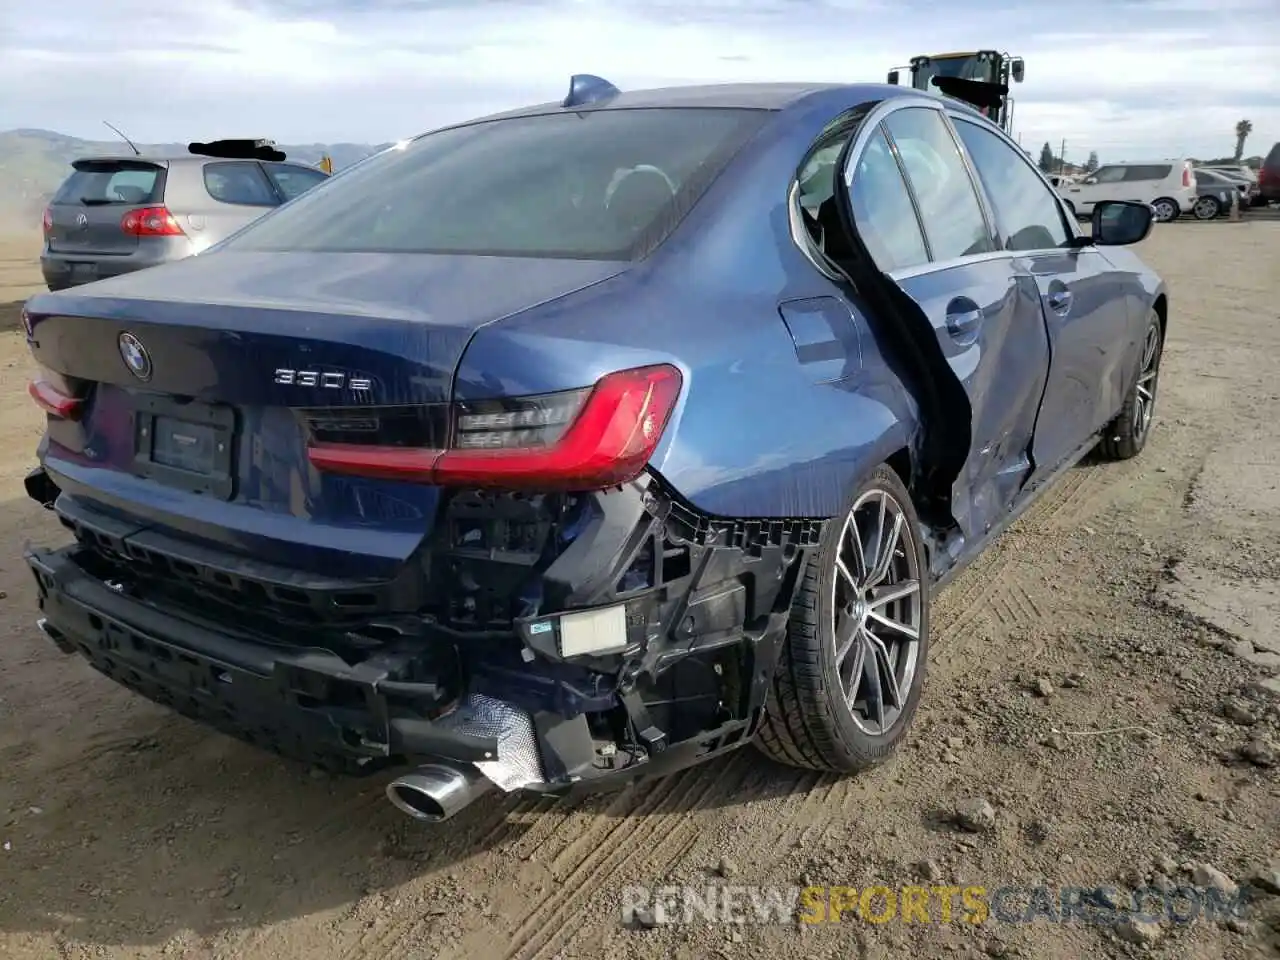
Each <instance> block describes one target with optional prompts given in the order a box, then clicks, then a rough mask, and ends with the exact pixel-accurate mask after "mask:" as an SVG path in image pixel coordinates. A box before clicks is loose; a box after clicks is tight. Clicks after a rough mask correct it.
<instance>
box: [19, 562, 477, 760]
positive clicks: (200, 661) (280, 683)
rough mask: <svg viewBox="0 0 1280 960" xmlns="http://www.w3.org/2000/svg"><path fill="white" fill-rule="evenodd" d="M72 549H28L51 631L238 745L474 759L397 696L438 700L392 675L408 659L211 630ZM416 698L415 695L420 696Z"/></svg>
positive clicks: (294, 752)
mask: <svg viewBox="0 0 1280 960" xmlns="http://www.w3.org/2000/svg"><path fill="white" fill-rule="evenodd" d="M75 552H76V548H75V547H67V548H63V549H61V550H57V551H46V550H38V549H28V550H27V551H26V552H25V554H24V559H25V560H26V562H27V564H28V565H29V566H30V567H31V569H32V571H33V572H34V574H35V576H36V581H37V584H38V587H39V592H40V610H41V615H42V618H43V619H42V624H41V626H42V629H43V630H44V632H45V634H46V635H47V636H48V637H49V638H50V639H51V640H53V641H54V643H55V644H57V646H58V647H59V649H61V650H62V651H64V652H65V653H69V654H79V655H81V656H83V657H84V658H85V659H86V660H88V662H89V663H90V664H91V665H92V666H93V667H94V668H95V669H96V670H98V671H99V672H101V673H103V674H105V675H106V676H107V677H109V678H111V679H112V680H115V681H116V682H117V683H120V684H123V685H124V686H126V687H129V688H131V689H133V690H135V691H136V692H138V693H141V694H142V695H144V696H146V697H147V698H149V699H151V700H153V701H155V702H157V703H160V704H163V705H165V706H168V707H171V708H172V709H174V710H176V711H178V712H179V713H182V714H184V715H186V716H189V717H191V718H192V719H195V720H199V721H202V722H204V723H207V724H209V725H211V726H214V727H216V728H218V729H219V730H222V731H223V732H226V733H229V734H231V735H232V736H235V737H237V738H239V739H241V740H245V741H247V742H249V743H254V744H256V745H258V746H262V747H265V748H268V749H272V750H274V751H276V752H278V753H280V754H283V755H285V756H289V757H293V758H295V759H299V760H304V761H307V762H312V763H317V764H320V765H322V766H326V767H329V768H331V769H344V770H346V771H347V772H357V771H359V770H360V769H361V768H365V767H368V768H369V769H376V768H377V767H379V766H381V764H377V763H373V761H377V760H380V759H386V758H388V757H390V756H393V755H397V754H398V755H408V756H432V757H439V758H444V759H451V760H457V761H459V762H477V761H482V760H485V759H489V758H492V757H494V756H496V754H497V740H496V738H494V737H479V736H474V735H470V734H466V733H462V732H458V731H455V730H450V729H448V728H447V727H443V726H441V725H437V724H432V723H429V722H427V721H424V720H421V719H415V718H412V717H396V716H395V715H394V708H393V705H392V701H393V700H409V699H415V698H416V699H421V700H426V701H430V700H432V699H434V697H435V693H436V691H435V688H434V686H433V685H432V684H430V683H421V684H413V683H405V682H403V681H394V680H391V679H390V678H391V677H392V676H393V675H394V674H395V673H396V672H399V671H403V670H404V669H405V668H406V667H408V666H410V661H411V659H412V658H411V656H410V655H408V654H402V655H400V656H399V657H395V656H391V657H388V658H386V659H385V660H384V662H382V663H380V664H373V663H369V662H366V663H362V664H359V665H356V666H349V665H348V664H346V663H345V662H343V661H342V660H341V659H340V658H338V657H337V656H336V655H334V654H332V653H328V652H327V651H323V650H306V649H296V648H295V649H290V650H283V649H277V648H273V647H270V646H268V645H266V644H262V643H253V642H248V641H245V640H243V639H240V638H235V637H230V636H227V635H226V634H223V633H220V632H216V631H214V630H210V629H208V628H206V627H204V626H202V625H199V624H196V623H192V622H190V621H187V620H184V619H181V618H179V617H176V616H173V615H172V614H169V613H166V612H164V611H161V610H157V609H155V608H153V607H151V606H149V605H147V604H145V603H142V602H139V601H137V600H134V599H132V598H130V597H128V596H125V595H123V594H122V593H118V592H116V591H115V590H113V589H112V587H111V585H110V584H109V583H104V582H102V581H100V580H98V579H97V578H96V577H95V576H93V575H92V574H90V573H89V572H87V571H86V570H85V569H83V568H82V567H81V566H80V565H79V564H77V562H76V559H75ZM415 695H416V697H415Z"/></svg>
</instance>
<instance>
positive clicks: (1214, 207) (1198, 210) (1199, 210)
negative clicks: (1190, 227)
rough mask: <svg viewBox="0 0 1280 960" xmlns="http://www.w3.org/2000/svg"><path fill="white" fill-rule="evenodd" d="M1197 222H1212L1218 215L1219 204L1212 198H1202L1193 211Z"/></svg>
mask: <svg viewBox="0 0 1280 960" xmlns="http://www.w3.org/2000/svg"><path fill="white" fill-rule="evenodd" d="M1191 212H1192V213H1194V214H1195V217H1196V219H1197V220H1212V219H1213V218H1214V217H1216V216H1217V215H1218V202H1217V201H1216V200H1214V199H1213V198H1212V197H1201V198H1200V199H1199V200H1197V201H1196V205H1195V206H1194V207H1193V208H1192V209H1191Z"/></svg>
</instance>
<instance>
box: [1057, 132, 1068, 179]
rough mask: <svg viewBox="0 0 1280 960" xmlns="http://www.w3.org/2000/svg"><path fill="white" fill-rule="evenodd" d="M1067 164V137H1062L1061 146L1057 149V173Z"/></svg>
mask: <svg viewBox="0 0 1280 960" xmlns="http://www.w3.org/2000/svg"><path fill="white" fill-rule="evenodd" d="M1066 166H1067V139H1066V137H1063V138H1062V148H1061V149H1060V150H1059V151H1058V173H1060V174H1061V173H1062V171H1063V170H1065V169H1066Z"/></svg>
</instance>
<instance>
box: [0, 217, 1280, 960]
mask: <svg viewBox="0 0 1280 960" xmlns="http://www.w3.org/2000/svg"><path fill="white" fill-rule="evenodd" d="M37 245H38V241H35V240H33V239H32V238H30V237H23V238H19V239H17V240H14V241H12V242H2V241H0V327H2V328H3V331H2V332H0V448H2V449H3V450H4V451H5V452H6V453H7V458H6V459H4V460H3V461H2V462H0V542H3V543H4V544H5V545H6V546H5V549H4V550H3V552H2V553H0V590H2V591H3V592H2V593H0V615H2V616H3V622H2V623H0V770H2V771H3V775H2V776H0V956H3V957H6V958H10V960H37V958H38V960H47V958H51V957H61V958H90V957H92V958H125V957H128V958H159V957H166V958H170V957H176V958H233V957H235V958H240V957H245V958H258V957H261V958H273V960H303V958H306V960H317V958H330V957H332V958H346V960H359V958H369V960H380V958H383V957H396V958H404V960H416V958H441V960H456V958H464V957H474V958H484V960H490V958H493V960H496V958H502V957H505V958H513V960H514V958H520V960H535V958H537V960H551V958H555V957H563V958H578V957H581V958H587V957H604V956H611V957H620V958H645V960H648V958H667V957H680V958H688V960H693V958H699V960H701V958H708V957H717V956H719V957H759V956H769V957H772V958H776V960H791V958H797V960H798V958H802V957H805V958H808V957H814V958H817V957H831V958H836V957H839V958H845V960H847V958H854V957H880V958H889V957H906V956H916V957H926V958H933V957H978V956H992V957H1001V956H1019V957H1034V958H1053V960H1057V958H1061V960H1066V958H1080V957H1089V956H1094V957H1112V956H1130V955H1132V956H1138V955H1144V956H1154V957H1167V958H1178V960H1185V958H1205V960H1219V958H1238V957H1247V956H1271V955H1274V952H1275V951H1276V942H1277V938H1278V936H1280V935H1278V934H1277V930H1280V897H1276V896H1274V895H1268V894H1266V893H1265V887H1266V886H1267V885H1268V884H1270V885H1272V886H1273V887H1274V885H1275V883H1276V882H1277V881H1280V877H1277V876H1276V874H1275V873H1274V871H1275V869H1276V867H1275V863H1276V860H1277V858H1280V780H1278V778H1277V769H1278V768H1277V766H1276V764H1277V750H1278V746H1277V744H1278V743H1280V681H1278V680H1277V679H1275V674H1276V671H1277V670H1280V629H1277V627H1278V626H1280V624H1278V619H1280V380H1277V378H1276V375H1275V365H1276V358H1277V357H1280V222H1256V221H1255V222H1246V223H1241V224H1236V223H1229V222H1226V221H1217V222H1212V223H1205V224H1200V223H1177V224H1169V225H1160V226H1158V227H1157V228H1156V230H1155V233H1154V235H1153V236H1152V237H1151V238H1150V239H1149V240H1148V241H1146V242H1145V244H1144V250H1143V251H1142V252H1143V254H1144V255H1145V256H1146V257H1147V258H1148V261H1149V262H1150V263H1151V264H1152V265H1153V266H1155V267H1156V268H1157V269H1159V270H1160V271H1162V272H1163V274H1164V276H1165V277H1166V279H1167V281H1168V283H1169V285H1170V287H1171V294H1172V318H1171V327H1170V336H1169V343H1168V347H1167V351H1166V358H1165V366H1164V373H1163V376H1162V394H1161V397H1160V402H1159V405H1158V409H1157V414H1156V416H1157V420H1158V423H1157V425H1156V427H1155V430H1154V433H1153V435H1152V439H1151V442H1150V444H1149V446H1148V448H1147V450H1146V451H1145V452H1144V453H1143V454H1142V456H1141V457H1139V458H1137V459H1136V460H1134V461H1130V462H1128V463H1125V464H1120V465H1095V464H1092V463H1086V464H1084V465H1082V466H1079V467H1077V468H1075V469H1074V470H1072V471H1070V473H1069V474H1068V475H1066V476H1065V477H1064V479H1063V480H1062V481H1061V482H1060V483H1059V484H1058V485H1057V487H1056V488H1055V489H1054V490H1052V491H1051V492H1050V493H1048V494H1047V495H1046V496H1045V497H1044V498H1043V499H1042V501H1041V502H1040V503H1039V504H1038V505H1037V506H1036V507H1035V508H1034V509H1033V510H1032V511H1031V512H1029V513H1028V514H1027V515H1026V516H1025V517H1024V518H1023V519H1022V520H1021V522H1019V523H1018V525H1017V526H1016V527H1015V528H1014V529H1013V530H1012V531H1011V532H1009V533H1008V534H1006V535H1005V536H1004V537H1003V538H1002V539H1001V540H1000V541H999V542H997V543H996V544H995V545H994V546H993V547H992V549H991V550H990V551H989V553H988V554H987V555H986V556H985V557H984V558H983V559H982V560H981V561H980V562H979V563H978V564H976V565H975V566H974V567H973V568H971V569H970V570H968V571H967V572H966V573H965V574H964V575H962V576H961V577H960V578H958V579H957V580H956V582H955V583H954V584H953V585H952V586H951V587H950V588H949V589H947V590H946V592H945V593H944V594H943V595H942V596H941V598H940V599H939V600H938V603H937V608H936V613H935V624H934V627H935V650H934V655H933V659H932V663H931V667H930V671H931V672H930V675H929V679H928V684H927V686H926V690H925V697H924V705H923V707H922V709H921V713H920V716H919V721H918V723H917V725H916V727H915V730H914V733H913V735H912V736H911V737H910V740H909V742H908V744H907V745H906V747H905V748H904V749H903V750H902V751H901V753H900V754H899V755H898V756H897V757H896V758H895V759H894V760H893V761H891V762H890V763H889V764H887V765H886V766H884V767H883V768H881V769H879V770H877V771H876V772H874V773H872V774H870V775H867V776H863V777H861V778H856V779H843V780H841V779H835V778H832V777H826V776H818V775H812V774H804V773H797V772H794V771H790V770H787V769H783V768H779V767H776V766H773V765H771V764H769V763H767V762H765V761H764V760H763V759H762V758H761V757H760V756H759V755H757V754H756V753H755V752H754V751H751V750H745V751H740V752H738V753H737V754H735V755H733V756H730V757H729V758H727V759H725V760H723V761H721V762H716V763H714V764H712V765H710V766H709V767H706V768H701V769H694V770H691V771H687V772H684V773H681V774H678V775H675V776H673V777H671V778H669V779H666V780H662V781H658V782H655V783H652V784H648V785H645V786H642V787H640V788H637V789H634V790H632V791H629V792H626V793H622V794H617V795H611V796H607V797H598V798H592V799H588V800H586V801H584V802H577V803H567V802H562V803H559V804H557V803H556V802H554V801H539V800H532V799H522V798H508V797H502V796H492V795H491V796H490V797H489V798H487V799H485V800H482V801H480V802H479V803H477V804H475V805H474V806H473V807H471V808H470V809H469V810H467V811H465V812H464V813H463V814H462V815H461V816H460V817H458V818H457V819H456V820H453V821H450V823H449V824H448V825H447V826H445V827H442V828H436V829H431V828H427V827H423V826H421V825H418V824H416V823H414V822H412V821H409V820H408V819H407V818H405V817H404V816H403V815H402V814H400V813H399V812H398V811H396V810H395V809H394V808H392V807H391V805H390V804H388V803H387V802H386V800H385V799H384V797H383V794H382V789H381V787H382V782H381V780H373V781H368V782H351V781H337V780H331V779H329V778H328V777H327V776H326V775H323V774H320V773H319V772H312V771H308V770H306V769H300V768H297V767H294V766H290V765H288V764H287V763H284V762H282V761H280V760H278V759H276V758H274V757H272V756H268V755H265V754H261V753H259V752H257V751H255V750H254V749H252V748H250V747H247V746H242V745H240V744H238V743H236V742H233V741H232V740H230V739H227V738H224V737H223V736H221V735H218V734H213V733H209V732H206V731H205V730H204V729H202V728H200V727H198V726H196V725H194V724H192V723H190V722H188V721H186V720H183V719H180V718H177V717H176V716H172V715H170V714H169V713H167V712H165V711H164V710H162V709H160V708H158V707H155V706H152V705H150V704H148V703H147V702H145V701H143V700H141V699H140V698H138V697H136V696H133V695H131V694H130V693H128V692H126V691H125V690H123V689H121V688H119V687H117V686H116V685H115V684H113V683H111V682H110V681H108V680H106V679H105V678H103V677H101V676H99V675H98V674H96V673H94V672H92V671H91V670H90V669H89V667H88V666H87V665H85V664H84V663H83V662H81V661H80V660H77V659H69V658H66V657H63V656H62V655H60V654H59V653H58V652H57V651H56V650H55V649H54V647H53V646H52V644H51V643H49V642H48V641H46V640H44V639H43V638H42V637H41V636H40V635H39V634H38V632H37V631H36V629H35V627H34V626H33V620H34V618H35V599H34V590H33V584H32V582H31V578H30V575H29V573H28V572H27V569H26V567H25V566H24V564H23V563H22V561H21V558H20V550H21V545H22V543H23V541H24V540H26V539H28V538H30V539H34V540H36V541H41V542H53V541H59V540H60V539H61V538H62V534H61V530H60V528H59V527H58V526H57V524H56V522H55V521H54V520H53V518H52V516H51V515H50V514H48V513H45V512H43V511H40V510H39V509H38V508H37V507H36V506H35V505H34V504H31V503H29V502H28V501H27V500H25V499H24V497H23V493H22V488H21V477H22V475H23V473H24V472H25V470H26V469H27V468H28V467H29V466H30V465H31V464H32V463H33V462H34V449H35V445H36V442H37V439H38V436H39V429H40V422H41V417H40V416H38V415H37V412H36V410H35V408H34V406H33V405H32V404H30V403H29V402H28V401H27V399H26V396H25V381H26V374H27V369H28V367H27V363H28V361H27V357H26V352H25V346H24V344H23V342H22V336H21V333H20V332H18V331H17V330H16V329H15V328H16V326H17V306H18V304H19V303H20V301H21V300H22V299H23V298H24V297H25V296H26V295H28V294H29V293H31V292H34V291H35V290H36V289H37V287H38V282H39V274H38V271H37V269H36V267H35V264H34V254H35V251H36V248H37ZM1268 678H1270V679H1268ZM1040 681H1048V684H1047V685H1045V686H1043V688H1042V689H1038V688H1039V687H1040V686H1041V685H1040ZM978 798H981V799H982V800H985V801H986V802H987V803H989V804H990V808H991V811H990V812H994V820H993V825H991V827H990V829H988V830H985V831H978V832H968V831H964V830H960V829H957V827H956V826H955V825H954V820H955V811H956V809H957V807H958V806H962V805H964V804H965V802H966V801H976V800H977V799H978ZM1220 875H1224V876H1220ZM1268 877H1269V878H1270V879H1269V880H1268ZM1251 878H1252V883H1250V882H1249V881H1250V879H1251ZM920 882H924V883H926V885H933V886H939V885H954V886H970V885H982V886H985V887H986V888H987V890H988V891H989V892H990V891H993V890H995V889H996V888H999V887H1002V886H1019V887H1022V888H1027V887H1031V886H1036V885H1045V886H1047V887H1049V888H1050V889H1051V890H1052V891H1058V890H1060V888H1063V887H1067V886H1078V887H1095V886H1099V885H1109V886H1114V887H1117V888H1119V889H1120V890H1121V891H1127V890H1132V889H1133V888H1135V887H1141V886H1144V885H1146V884H1147V883H1154V884H1156V885H1157V886H1162V885H1163V886H1167V885H1170V884H1179V885H1182V884H1192V885H1196V886H1201V887H1203V886H1205V885H1213V884H1218V885H1220V886H1228V887H1229V886H1231V885H1234V884H1240V885H1241V886H1242V888H1243V890H1244V891H1245V893H1246V894H1247V895H1248V896H1249V897H1250V901H1249V905H1248V907H1247V909H1246V912H1245V914H1244V916H1243V917H1242V918H1241V919H1237V920H1234V921H1229V922H1225V921H1222V920H1212V919H1204V918H1201V919H1198V920H1195V921H1193V922H1190V923H1183V924H1175V923H1171V922H1165V923H1162V924H1152V925H1150V926H1144V925H1142V924H1137V925H1133V926H1131V927H1125V928H1114V927H1110V926H1105V925H1098V924H1090V923H1083V922H1079V921H1071V922H1054V921H1053V919H1051V918H1049V919H1046V918H1044V917H1041V918H1040V919H1037V920H1036V921H1035V922H1034V923H1018V922H1012V921H1011V920H1010V919H1009V918H1008V913H1009V910H1010V908H1009V907H1007V906H1006V907H1005V913H1004V919H1001V917H999V916H996V915H993V916H992V917H990V918H989V919H988V920H987V922H985V923H981V924H971V923H967V922H963V921H962V920H961V919H959V917H958V915H956V916H953V918H952V920H951V921H950V922H941V921H940V919H939V915H938V911H937V910H936V909H933V910H932V911H931V914H930V916H931V918H932V919H933V921H934V922H930V923H922V922H918V921H917V922H903V921H902V920H901V919H899V918H894V919H892V920H891V921H890V922H887V923H879V924H877V923H873V922H869V921H868V919H867V918H866V917H860V916H859V915H858V911H857V910H854V911H852V912H851V913H850V914H847V915H846V916H845V919H844V921H843V922H841V923H839V924H823V925H816V926H806V925H804V924H801V923H796V922H787V923H771V924H763V923H747V924H742V925H731V924H729V925H723V924H722V925H717V924H712V923H709V922H707V921H705V920H697V921H695V922H693V923H690V924H674V925H660V926H657V927H656V928H649V927H650V926H651V925H650V924H648V923H645V924H643V925H642V927H643V928H641V929H635V928H634V927H633V926H624V925H623V923H622V922H621V913H620V897H621V895H622V891H623V889H624V887H626V886H628V885H633V884H646V885H659V884H663V883H689V884H695V885H699V886H703V887H705V886H706V885H707V884H720V885H725V884H742V885H763V886H772V887H784V888H785V887H793V886H796V885H802V884H822V885H851V886H854V887H858V888H864V887H867V886H869V885H884V886H887V887H890V888H894V889H898V888H900V887H901V886H902V885H909V884H917V883H920ZM1055 895H1056V893H1055ZM1182 915H1185V912H1184V913H1183V914H1182ZM1130 940H1134V941H1139V942H1138V943H1136V944H1131V943H1130V942H1129V941H1130ZM1269 951H1270V952H1269Z"/></svg>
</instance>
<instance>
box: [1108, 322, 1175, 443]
mask: <svg viewBox="0 0 1280 960" xmlns="http://www.w3.org/2000/svg"><path fill="white" fill-rule="evenodd" d="M1163 353H1164V335H1163V333H1162V331H1161V329H1160V316H1159V314H1157V313H1156V312H1155V311H1154V310H1152V311H1151V313H1150V314H1149V317H1148V320H1147V333H1146V336H1145V337H1144V339H1143V341H1142V351H1141V353H1140V354H1139V355H1138V377H1137V379H1136V380H1135V381H1134V383H1133V387H1132V388H1131V389H1130V390H1129V394H1128V396H1126V397H1125V399H1124V405H1123V406H1121V408H1120V412H1119V413H1118V414H1117V415H1116V418H1115V420H1113V421H1111V423H1110V424H1109V425H1108V426H1107V429H1106V433H1105V434H1104V435H1103V438H1102V440H1101V441H1100V442H1099V443H1098V452H1099V453H1101V454H1102V456H1103V457H1105V458H1106V459H1108V460H1128V459H1129V458H1131V457H1136V456H1137V455H1138V454H1139V453H1141V452H1142V448H1143V447H1145V446H1146V445H1147V436H1148V435H1149V434H1150V433H1151V418H1152V415H1153V414H1154V413H1155V409H1156V394H1157V392H1158V388H1159V386H1160V359H1161V357H1162V355H1163Z"/></svg>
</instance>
